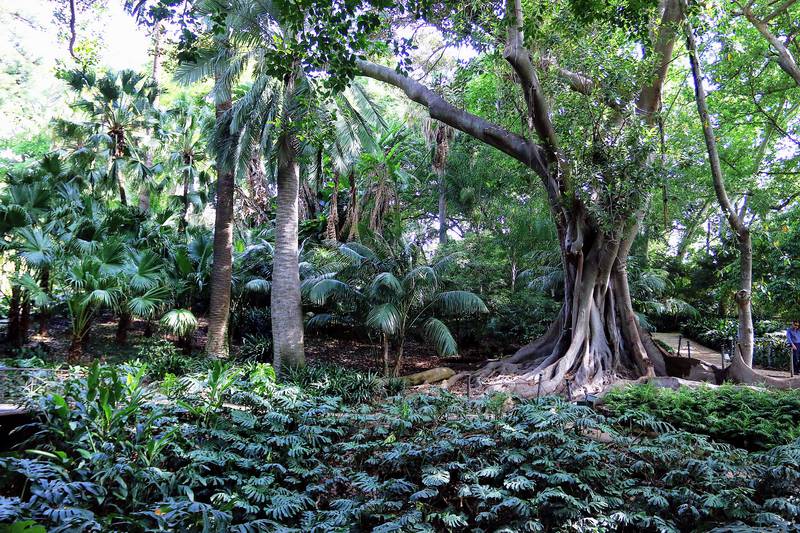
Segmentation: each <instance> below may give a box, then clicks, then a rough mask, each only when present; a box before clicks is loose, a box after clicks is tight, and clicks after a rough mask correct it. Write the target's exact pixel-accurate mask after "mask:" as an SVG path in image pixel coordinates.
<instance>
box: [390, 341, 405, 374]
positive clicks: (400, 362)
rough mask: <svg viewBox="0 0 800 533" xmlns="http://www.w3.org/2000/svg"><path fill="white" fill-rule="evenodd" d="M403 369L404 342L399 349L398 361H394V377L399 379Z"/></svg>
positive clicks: (401, 342)
mask: <svg viewBox="0 0 800 533" xmlns="http://www.w3.org/2000/svg"><path fill="white" fill-rule="evenodd" d="M402 368H403V341H402V340H401V341H400V345H399V346H398V347H397V359H395V360H394V371H393V372H392V375H393V376H394V377H398V376H399V375H400V370H401V369H402Z"/></svg>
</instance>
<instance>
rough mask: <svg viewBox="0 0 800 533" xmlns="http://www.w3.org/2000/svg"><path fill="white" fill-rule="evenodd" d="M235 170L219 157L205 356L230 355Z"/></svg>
mask: <svg viewBox="0 0 800 533" xmlns="http://www.w3.org/2000/svg"><path fill="white" fill-rule="evenodd" d="M230 108H231V102H230V100H229V101H226V102H221V103H219V104H217V107H216V113H217V120H218V121H219V120H221V117H222V115H223V114H224V113H226V112H227V111H229V110H230ZM233 191H234V175H233V169H232V168H229V166H228V165H227V163H226V162H225V161H222V158H217V206H216V207H217V209H216V213H215V217H214V262H213V264H212V266H211V300H210V302H209V313H208V340H207V341H206V354H207V355H209V356H211V357H227V355H228V320H229V319H230V307H231V274H232V267H233V257H232V248H233Z"/></svg>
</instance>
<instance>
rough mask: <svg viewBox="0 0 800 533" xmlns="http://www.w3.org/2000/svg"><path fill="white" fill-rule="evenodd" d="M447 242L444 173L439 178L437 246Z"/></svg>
mask: <svg viewBox="0 0 800 533" xmlns="http://www.w3.org/2000/svg"><path fill="white" fill-rule="evenodd" d="M446 242H447V187H446V185H445V181H444V173H442V174H441V175H440V176H439V244H444V243H446Z"/></svg>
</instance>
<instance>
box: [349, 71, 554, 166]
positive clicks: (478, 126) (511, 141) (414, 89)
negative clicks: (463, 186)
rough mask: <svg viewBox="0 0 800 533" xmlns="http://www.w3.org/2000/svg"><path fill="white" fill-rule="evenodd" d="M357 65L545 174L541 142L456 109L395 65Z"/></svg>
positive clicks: (436, 116)
mask: <svg viewBox="0 0 800 533" xmlns="http://www.w3.org/2000/svg"><path fill="white" fill-rule="evenodd" d="M356 67H357V68H358V70H359V73H360V74H361V75H362V76H366V77H368V78H372V79H375V80H378V81H382V82H384V83H388V84H389V85H393V86H394V87H397V88H398V89H400V90H401V91H403V92H404V93H405V94H406V96H408V97H409V98H410V99H411V100H413V101H414V102H417V103H418V104H420V105H422V106H424V107H425V108H427V109H428V113H429V114H430V116H431V118H433V119H436V120H438V121H440V122H443V123H445V124H447V125H448V126H450V127H452V128H455V129H457V130H459V131H462V132H464V133H466V134H467V135H470V136H472V137H475V138H476V139H478V140H480V141H483V142H485V143H486V144H488V145H490V146H493V147H495V148H497V149H498V150H500V151H501V152H503V153H505V154H508V155H510V156H511V157H513V158H514V159H516V160H517V161H520V162H521V163H523V164H525V165H526V166H528V167H530V168H531V169H533V170H534V172H536V174H538V175H539V176H540V177H541V178H542V179H546V178H547V177H548V171H547V163H546V162H545V159H544V158H545V153H544V150H543V149H542V147H541V146H539V145H537V144H534V143H532V142H530V141H528V140H527V139H525V138H523V137H521V136H519V135H516V134H514V133H511V132H509V131H507V130H505V129H503V128H501V127H500V126H498V125H496V124H493V123H491V122H489V121H488V120H486V119H483V118H481V117H478V116H476V115H473V114H471V113H468V112H467V111H464V110H462V109H458V108H457V107H455V106H454V105H452V104H450V103H449V102H447V101H446V100H445V99H444V98H442V97H441V96H439V95H438V94H436V93H435V92H434V91H432V90H431V89H429V88H428V87H426V86H425V85H422V84H421V83H419V82H417V81H414V80H412V79H411V78H409V77H407V76H404V75H402V74H399V73H398V72H397V71H396V70H394V69H391V68H389V67H385V66H383V65H378V64H376V63H372V62H369V61H364V60H361V59H359V60H356Z"/></svg>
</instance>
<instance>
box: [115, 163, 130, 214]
mask: <svg viewBox="0 0 800 533" xmlns="http://www.w3.org/2000/svg"><path fill="white" fill-rule="evenodd" d="M119 165H120V163H119V160H115V161H114V180H115V181H116V183H117V188H119V201H120V203H121V204H122V205H124V206H127V205H128V195H127V194H125V185H124V184H123V183H122V172H121V171H120V169H119Z"/></svg>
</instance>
